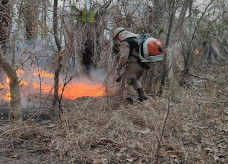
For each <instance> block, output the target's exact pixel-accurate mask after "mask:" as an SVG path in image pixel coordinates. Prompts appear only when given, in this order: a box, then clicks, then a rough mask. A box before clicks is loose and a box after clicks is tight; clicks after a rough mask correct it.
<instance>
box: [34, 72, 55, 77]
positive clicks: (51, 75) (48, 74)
mask: <svg viewBox="0 0 228 164" xmlns="http://www.w3.org/2000/svg"><path fill="white" fill-rule="evenodd" d="M33 76H40V77H42V78H46V77H48V78H54V75H53V74H51V73H47V72H45V71H41V72H34V73H33Z"/></svg>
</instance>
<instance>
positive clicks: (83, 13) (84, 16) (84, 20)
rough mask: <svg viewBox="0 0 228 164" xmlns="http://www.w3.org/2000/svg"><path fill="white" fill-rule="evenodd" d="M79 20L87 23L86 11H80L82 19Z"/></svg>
mask: <svg viewBox="0 0 228 164" xmlns="http://www.w3.org/2000/svg"><path fill="white" fill-rule="evenodd" d="M81 20H82V22H83V23H86V21H87V10H86V9H83V10H82V18H81Z"/></svg>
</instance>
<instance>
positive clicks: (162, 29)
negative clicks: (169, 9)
mask: <svg viewBox="0 0 228 164" xmlns="http://www.w3.org/2000/svg"><path fill="white" fill-rule="evenodd" d="M163 32H164V28H160V29H159V30H158V37H160V36H161V34H162V33H163Z"/></svg>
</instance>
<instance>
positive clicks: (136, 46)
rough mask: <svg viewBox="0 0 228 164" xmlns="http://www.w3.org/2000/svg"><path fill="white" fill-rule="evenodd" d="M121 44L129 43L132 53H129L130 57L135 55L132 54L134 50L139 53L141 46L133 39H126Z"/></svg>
mask: <svg viewBox="0 0 228 164" xmlns="http://www.w3.org/2000/svg"><path fill="white" fill-rule="evenodd" d="M121 42H127V43H128V44H129V45H130V53H129V54H130V55H133V54H132V51H133V49H135V50H136V52H139V44H138V42H136V41H135V40H134V39H133V38H126V39H124V40H122V41H121Z"/></svg>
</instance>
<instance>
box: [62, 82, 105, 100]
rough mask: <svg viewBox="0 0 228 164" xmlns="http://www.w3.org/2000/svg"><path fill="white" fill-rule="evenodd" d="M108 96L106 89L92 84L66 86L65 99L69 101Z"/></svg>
mask: <svg viewBox="0 0 228 164" xmlns="http://www.w3.org/2000/svg"><path fill="white" fill-rule="evenodd" d="M61 91H62V86H60V89H59V92H61ZM105 94H106V91H105V87H103V86H101V85H98V84H97V85H92V84H84V83H78V84H69V85H67V86H66V88H65V90H64V93H63V97H64V98H67V99H71V100H74V99H76V98H79V97H100V96H104V95H105Z"/></svg>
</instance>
